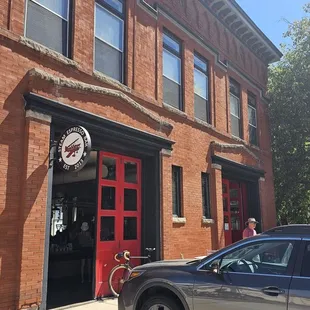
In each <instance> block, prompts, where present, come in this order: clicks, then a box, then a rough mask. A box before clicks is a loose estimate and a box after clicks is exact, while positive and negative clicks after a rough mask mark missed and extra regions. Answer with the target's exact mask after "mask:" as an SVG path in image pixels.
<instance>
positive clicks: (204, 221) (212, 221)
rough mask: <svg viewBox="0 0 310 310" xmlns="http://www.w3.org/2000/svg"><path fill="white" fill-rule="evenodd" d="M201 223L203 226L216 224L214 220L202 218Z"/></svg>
mask: <svg viewBox="0 0 310 310" xmlns="http://www.w3.org/2000/svg"><path fill="white" fill-rule="evenodd" d="M201 221H202V224H205V225H206V224H214V220H213V219H206V218H204V217H203V218H202V219H201Z"/></svg>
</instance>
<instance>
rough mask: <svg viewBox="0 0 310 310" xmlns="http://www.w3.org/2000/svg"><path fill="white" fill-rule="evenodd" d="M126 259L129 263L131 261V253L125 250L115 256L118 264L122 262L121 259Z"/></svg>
mask: <svg viewBox="0 0 310 310" xmlns="http://www.w3.org/2000/svg"><path fill="white" fill-rule="evenodd" d="M122 257H124V259H125V260H126V261H129V260H130V252H129V251H128V250H125V251H123V252H120V253H116V254H115V255H114V260H115V261H117V262H120V260H119V259H120V258H122Z"/></svg>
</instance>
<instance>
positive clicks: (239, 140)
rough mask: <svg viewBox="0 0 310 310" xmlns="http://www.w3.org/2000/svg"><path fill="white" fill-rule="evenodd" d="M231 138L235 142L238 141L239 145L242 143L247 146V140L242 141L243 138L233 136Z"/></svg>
mask: <svg viewBox="0 0 310 310" xmlns="http://www.w3.org/2000/svg"><path fill="white" fill-rule="evenodd" d="M231 138H232V139H233V140H235V141H238V142H239V143H240V142H241V143H243V144H247V143H246V141H245V140H243V139H241V138H238V137H236V136H233V135H231Z"/></svg>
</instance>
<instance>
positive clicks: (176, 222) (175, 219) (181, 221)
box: [172, 216, 186, 224]
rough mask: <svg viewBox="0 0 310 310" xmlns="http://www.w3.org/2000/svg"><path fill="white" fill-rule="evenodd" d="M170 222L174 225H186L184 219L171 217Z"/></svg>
mask: <svg viewBox="0 0 310 310" xmlns="http://www.w3.org/2000/svg"><path fill="white" fill-rule="evenodd" d="M172 222H173V223H174V224H185V223H186V218H185V217H178V216H173V217H172Z"/></svg>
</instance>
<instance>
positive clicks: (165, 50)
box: [163, 48, 182, 86]
mask: <svg viewBox="0 0 310 310" xmlns="http://www.w3.org/2000/svg"><path fill="white" fill-rule="evenodd" d="M164 52H167V53H169V54H171V55H172V56H173V57H175V58H176V59H177V60H178V61H179V63H180V80H181V81H182V76H181V75H182V68H181V66H182V60H181V58H180V57H178V56H177V55H175V54H173V53H171V52H170V51H169V50H167V49H166V48H163V53H164ZM163 76H164V77H165V78H167V79H168V80H170V81H171V82H174V83H176V84H178V85H179V86H182V84H181V82H180V83H179V82H177V81H175V80H173V79H172V78H170V77H168V76H167V75H165V74H164V57H163Z"/></svg>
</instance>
